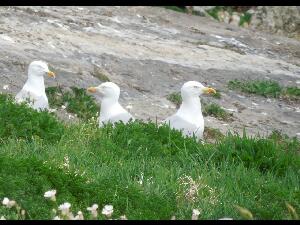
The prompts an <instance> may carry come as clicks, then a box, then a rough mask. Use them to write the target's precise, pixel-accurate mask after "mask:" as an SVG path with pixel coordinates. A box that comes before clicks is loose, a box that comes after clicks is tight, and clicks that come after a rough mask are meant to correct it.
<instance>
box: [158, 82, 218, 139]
mask: <svg viewBox="0 0 300 225" xmlns="http://www.w3.org/2000/svg"><path fill="white" fill-rule="evenodd" d="M203 93H204V94H211V93H216V90H215V89H213V88H209V87H205V86H203V85H202V84H201V83H200V82H197V81H188V82H186V83H184V84H183V86H182V87H181V97H182V103H181V106H180V108H179V109H178V111H177V112H176V113H175V114H173V115H172V116H170V117H168V118H167V119H165V120H164V121H163V123H167V124H169V126H170V128H172V129H176V130H180V131H182V133H183V135H185V136H189V137H193V136H194V135H195V137H196V138H197V139H198V140H200V139H202V138H203V131H204V119H203V115H202V110H201V102H200V98H199V96H200V95H202V94H203Z"/></svg>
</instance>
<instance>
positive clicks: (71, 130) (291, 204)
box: [0, 95, 300, 219]
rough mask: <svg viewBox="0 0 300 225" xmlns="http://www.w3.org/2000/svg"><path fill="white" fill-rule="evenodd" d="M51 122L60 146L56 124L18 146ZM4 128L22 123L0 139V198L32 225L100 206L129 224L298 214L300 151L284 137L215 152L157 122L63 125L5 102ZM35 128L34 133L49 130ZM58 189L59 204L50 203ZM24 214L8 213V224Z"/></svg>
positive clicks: (235, 140)
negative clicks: (66, 206) (66, 210)
mask: <svg viewBox="0 0 300 225" xmlns="http://www.w3.org/2000/svg"><path fill="white" fill-rule="evenodd" d="M12 105H13V106H12ZM4 110H6V111H4ZM21 111H23V113H22V112H21ZM20 113H21V114H20ZM45 117H47V119H48V120H52V123H53V124H56V125H55V126H56V131H57V127H61V126H63V127H64V129H62V131H61V132H59V133H60V134H61V136H60V138H59V139H58V141H53V136H51V135H53V133H52V131H51V130H50V128H51V127H52V128H54V126H51V125H49V126H50V128H49V129H48V130H46V131H44V132H35V135H34V137H33V138H31V139H28V140H27V139H26V138H19V137H20V136H22V134H23V133H24V131H23V129H27V128H24V126H25V127H26V124H24V123H22V121H25V120H26V121H31V120H32V121H44V118H45ZM20 118H21V119H20ZM22 118H23V119H22ZM0 121H1V123H2V121H21V122H19V123H18V125H19V126H18V127H17V126H15V127H14V132H13V133H12V132H11V133H6V135H5V136H3V135H1V137H0V138H1V145H0V176H1V177H2V178H3V179H0V198H1V201H2V199H3V198H4V197H8V198H9V199H14V200H16V201H17V202H18V205H19V206H20V207H21V208H22V209H25V210H26V212H25V213H24V215H23V217H24V218H25V219H52V218H53V217H54V214H53V212H52V209H53V208H57V206H58V205H59V204H62V203H64V202H70V203H71V204H72V206H71V209H72V211H73V212H77V211H78V210H81V211H82V212H83V214H84V216H85V218H87V219H88V218H90V217H89V215H90V214H89V213H90V212H88V211H87V210H86V209H87V207H88V206H91V205H92V204H94V203H97V204H99V208H102V207H103V206H104V205H107V204H111V205H113V207H114V213H113V218H119V217H120V216H121V215H124V214H125V215H126V216H127V218H128V219H170V218H171V217H172V216H176V219H190V218H191V214H192V210H193V209H199V211H200V212H201V214H200V216H199V218H200V219H218V218H221V217H232V218H234V219H243V218H245V215H249V212H251V215H252V217H253V219H292V218H294V217H293V215H294V216H295V215H296V214H295V212H296V210H298V209H299V207H300V197H299V182H300V180H299V179H300V178H299V172H300V157H299V148H300V143H299V141H297V139H296V138H293V139H290V138H288V137H286V136H284V135H281V134H280V133H278V132H275V133H274V134H273V135H272V136H270V137H251V138H250V137H247V136H246V134H244V135H243V136H239V135H237V134H230V133H228V134H227V135H226V136H224V137H222V138H220V139H219V138H218V137H217V140H216V143H215V144H209V143H198V142H197V141H195V139H193V138H185V137H182V135H181V133H180V132H179V131H175V130H170V129H169V127H168V126H166V125H163V126H158V125H157V124H154V123H151V122H149V123H145V122H142V121H135V122H131V123H129V124H127V125H124V124H123V123H118V124H115V126H114V127H113V126H112V125H107V126H105V127H103V128H98V124H97V122H96V120H88V122H79V123H77V124H73V123H72V124H60V122H59V121H57V120H56V119H55V118H54V117H53V115H51V114H49V113H47V112H40V113H38V112H36V111H34V110H31V109H29V108H28V107H27V106H26V105H14V104H13V103H12V102H11V101H10V99H9V97H6V96H4V95H1V101H0ZM10 123H11V122H10ZM7 124H9V123H7V122H6V123H3V124H1V126H0V127H1V129H3V127H4V129H7V128H6V127H7ZM12 124H13V123H12ZM31 126H32V130H34V131H36V130H39V128H40V126H41V124H39V123H32V125H31ZM47 126H48V125H47ZM8 127H9V126H8ZM52 128H51V129H52ZM2 133H3V132H2ZM49 134H51V135H49ZM56 134H57V133H56ZM28 136H29V135H28ZM54 137H55V136H54ZM51 189H55V190H57V193H58V194H57V199H56V202H51V201H49V200H48V199H46V198H44V197H43V194H44V192H46V191H48V190H51ZM286 203H287V204H288V205H287V204H286ZM245 208H246V209H245ZM247 210H249V212H248V211H247ZM293 210H294V211H293ZM247 212H248V214H247ZM245 213H246V214H245ZM17 215H18V214H17V213H16V211H15V210H14V208H11V209H9V208H7V207H5V206H2V207H1V206H0V217H1V216H5V218H6V219H17V218H20V217H18V216H17ZM98 218H99V219H104V218H105V217H104V216H103V215H101V214H100V215H98Z"/></svg>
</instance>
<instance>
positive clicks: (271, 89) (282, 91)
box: [228, 79, 300, 100]
mask: <svg viewBox="0 0 300 225" xmlns="http://www.w3.org/2000/svg"><path fill="white" fill-rule="evenodd" d="M228 87H229V88H230V89H235V90H240V91H242V92H245V93H250V94H257V95H261V96H264V97H273V98H284V99H289V100H300V89H299V88H297V87H282V86H280V84H279V83H278V82H276V81H272V80H237V79H235V80H231V81H229V82H228Z"/></svg>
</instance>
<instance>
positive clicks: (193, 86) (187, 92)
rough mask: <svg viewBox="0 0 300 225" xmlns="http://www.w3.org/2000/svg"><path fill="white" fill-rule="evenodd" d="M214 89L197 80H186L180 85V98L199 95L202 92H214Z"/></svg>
mask: <svg viewBox="0 0 300 225" xmlns="http://www.w3.org/2000/svg"><path fill="white" fill-rule="evenodd" d="M215 93H216V90H215V89H213V88H210V87H205V86H204V85H203V84H201V83H200V82H197V81H188V82H186V83H184V84H183V86H182V87H181V97H182V99H186V98H191V97H199V96H200V95H202V94H215Z"/></svg>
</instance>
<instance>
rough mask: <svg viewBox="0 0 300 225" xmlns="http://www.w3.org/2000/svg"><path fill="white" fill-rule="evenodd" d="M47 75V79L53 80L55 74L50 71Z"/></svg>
mask: <svg viewBox="0 0 300 225" xmlns="http://www.w3.org/2000/svg"><path fill="white" fill-rule="evenodd" d="M47 74H48V76H49V77H53V78H55V73H53V72H52V71H49V72H48V73H47Z"/></svg>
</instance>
